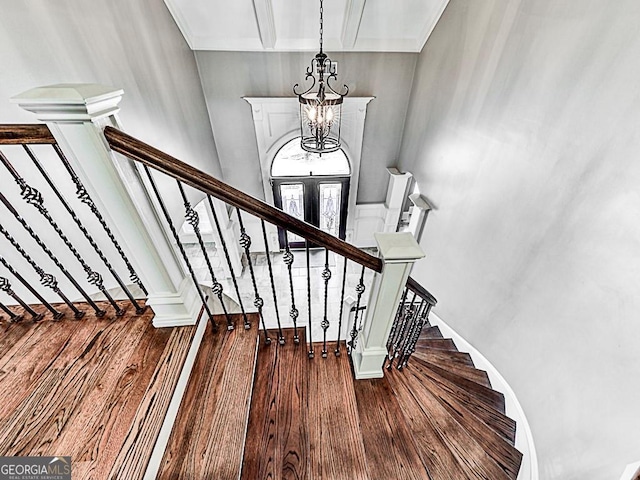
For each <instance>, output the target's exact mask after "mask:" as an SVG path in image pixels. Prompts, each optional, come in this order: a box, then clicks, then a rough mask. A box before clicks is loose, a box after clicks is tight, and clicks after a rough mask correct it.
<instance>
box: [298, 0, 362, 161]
mask: <svg viewBox="0 0 640 480" xmlns="http://www.w3.org/2000/svg"><path fill="white" fill-rule="evenodd" d="M322 12H323V8H322V0H320V51H319V52H318V53H317V54H316V56H315V57H314V58H313V59H312V60H311V65H310V66H309V67H308V68H307V74H306V76H305V81H309V80H311V86H310V87H309V88H308V89H306V90H304V91H302V92H300V91H298V84H297V83H296V84H295V85H294V87H293V93H295V94H296V95H297V96H298V101H299V103H300V146H301V147H302V149H303V150H305V151H307V152H313V153H320V154H322V153H329V152H335V151H336V150H338V149H339V148H340V133H341V124H342V103H343V101H344V97H345V96H346V95H347V94H348V93H349V88H348V87H347V86H346V85H343V86H342V91H340V92H338V91H336V90H335V89H334V88H333V87H332V86H331V84H330V83H329V82H330V81H331V80H337V78H338V74H337V72H336V64H335V62H332V61H331V59H330V58H329V57H327V55H326V54H325V53H324V52H323V51H322V32H323V13H322Z"/></svg>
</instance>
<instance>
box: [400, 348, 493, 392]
mask: <svg viewBox="0 0 640 480" xmlns="http://www.w3.org/2000/svg"><path fill="white" fill-rule="evenodd" d="M414 355H415V353H414V354H413V355H412V358H414V359H415V360H418V361H421V362H424V363H427V364H431V365H436V366H438V367H441V368H443V369H444V370H448V371H450V372H452V373H455V374H456V375H460V376H461V377H464V378H467V379H468V380H471V381H473V382H476V383H478V384H480V385H482V386H484V387H487V388H492V387H491V381H490V380H489V375H488V374H487V372H485V371H484V370H479V369H477V368H475V367H468V366H466V365H460V364H458V363H455V362H451V361H447V360H446V359H442V358H440V357H434V358H425V357H426V355H424V354H423V355H420V354H418V355H415V357H414ZM410 361H411V359H410V360H409V362H410Z"/></svg>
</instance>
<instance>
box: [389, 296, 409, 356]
mask: <svg viewBox="0 0 640 480" xmlns="http://www.w3.org/2000/svg"><path fill="white" fill-rule="evenodd" d="M408 291H409V289H408V288H406V287H405V289H404V291H403V292H402V298H401V299H400V303H399V304H398V310H397V311H396V316H395V317H394V319H393V325H391V332H389V339H388V340H387V352H389V353H391V352H390V349H391V347H392V345H393V343H394V341H395V338H396V335H397V333H398V324H399V323H400V321H401V320H400V319H401V316H402V311H403V309H404V303H405V301H406V299H407V292H408ZM387 357H389V355H387Z"/></svg>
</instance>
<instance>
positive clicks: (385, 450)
mask: <svg viewBox="0 0 640 480" xmlns="http://www.w3.org/2000/svg"><path fill="white" fill-rule="evenodd" d="M234 335H243V336H245V337H246V334H245V333H244V332H229V333H227V334H225V339H224V340H223V342H226V341H233V337H234ZM254 335H255V334H254ZM285 337H286V339H287V341H286V343H285V345H278V344H277V342H272V343H271V344H270V345H265V344H263V343H262V342H261V343H260V345H259V347H258V353H257V359H256V363H255V365H256V368H255V371H250V370H251V369H247V368H244V369H237V368H236V370H237V372H240V371H242V372H245V376H244V377H243V378H236V379H235V383H236V384H237V385H241V386H242V385H243V386H244V387H239V388H235V391H238V392H242V395H241V396H239V397H238V398H237V399H235V398H229V397H228V395H232V392H233V391H234V389H230V388H226V389H222V390H220V389H218V390H220V394H221V395H227V397H226V398H225V400H224V401H225V403H226V404H227V405H235V406H236V408H235V409H234V411H235V412H236V413H234V414H233V415H230V414H229V413H230V412H229V410H228V409H227V410H225V409H217V410H216V411H217V412H218V413H217V415H219V416H218V417H216V418H204V417H203V418H202V419H201V420H200V422H201V427H202V428H206V427H205V426H206V425H212V426H215V429H216V431H217V432H218V434H217V435H214V436H219V435H220V432H224V431H225V428H227V427H225V426H224V422H225V421H227V422H229V425H228V428H229V429H230V430H234V431H237V430H238V426H239V424H240V425H241V424H244V423H246V425H247V428H246V435H245V436H238V435H236V436H235V437H234V440H233V441H232V440H230V437H228V436H227V437H224V436H221V437H219V438H220V439H221V440H224V441H223V443H222V444H219V445H218V446H215V439H214V438H211V437H209V442H208V443H209V444H210V445H209V447H210V448H209V449H205V450H206V451H205V450H200V452H194V453H193V454H192V455H191V458H192V460H194V461H192V462H190V463H191V464H192V465H193V466H194V468H195V470H193V471H190V469H189V468H185V466H187V464H186V463H184V462H182V461H181V460H178V459H177V458H176V461H179V463H180V467H181V468H178V469H176V468H175V467H176V465H175V464H174V465H172V464H173V462H172V460H171V455H168V456H165V460H164V462H163V466H162V467H161V471H160V472H159V474H158V476H157V478H161V479H170V478H187V479H190V478H194V479H195V478H198V479H203V478H210V479H227V478H228V479H232V478H234V479H235V478H242V479H246V480H256V479H285V478H286V479H312V478H313V479H315V478H322V479H345V480H346V479H403V480H404V479H415V480H418V479H430V480H467V479H484V480H503V479H504V480H507V479H512V480H513V479H516V478H517V476H518V470H519V467H520V462H521V459H522V455H521V453H520V452H519V451H518V450H516V449H515V447H514V441H515V428H516V426H515V422H514V421H513V420H511V419H510V418H508V417H507V416H505V413H504V403H505V402H504V396H503V395H502V394H501V393H499V392H496V391H494V390H493V389H492V388H491V385H490V382H489V379H488V377H487V374H486V372H484V371H481V370H478V369H476V368H475V367H474V366H473V362H472V360H471V357H470V356H469V355H468V354H466V353H462V352H459V351H458V350H457V349H456V347H455V344H454V343H453V341H451V340H450V339H444V338H442V335H441V334H440V331H439V329H438V328H437V327H430V326H428V325H427V326H425V328H424V330H423V332H422V334H421V335H420V339H419V341H418V343H417V346H416V351H415V353H414V354H413V356H412V357H411V359H410V361H409V363H408V365H407V366H405V367H404V368H403V369H401V370H398V369H397V368H396V367H395V366H394V367H393V368H389V369H387V370H385V377H384V378H381V379H374V380H358V381H355V380H353V375H352V374H351V370H350V364H349V357H348V356H347V355H346V354H344V355H341V356H339V357H335V356H333V355H330V356H329V357H328V358H326V359H322V358H316V359H313V360H310V359H308V358H307V355H306V346H305V343H304V338H301V342H300V344H299V345H296V344H294V342H293V341H292V337H293V333H292V331H289V330H285ZM254 338H255V336H254ZM206 340H207V338H206V337H205V341H204V343H203V345H204V344H206V343H207V341H206ZM224 350H225V349H224V348H216V349H215V351H216V352H218V353H216V360H215V363H216V364H218V365H220V366H221V367H220V368H226V369H228V368H230V366H231V367H233V365H234V362H233V360H232V359H231V358H229V359H225V358H222V357H221V355H222V354H221V353H219V352H221V351H224ZM210 351H211V349H210V348H204V349H203V350H202V351H201V352H200V354H201V355H207V354H208V353H207V352H210ZM252 355H253V353H252V352H251V349H249V352H248V354H247V355H246V356H245V357H246V358H243V359H241V360H240V359H236V361H238V360H240V361H242V362H246V361H248V359H249V358H251V356H252ZM196 365H203V366H204V365H210V362H208V361H207V360H206V358H199V360H198V361H197V362H196ZM208 368H209V370H208V371H207V374H206V377H203V375H202V374H201V372H197V371H194V373H193V374H192V379H193V380H195V381H194V382H190V385H189V387H188V388H189V390H191V389H193V390H194V392H192V393H189V391H188V392H187V394H186V395H185V399H184V400H183V404H182V405H181V408H180V412H181V413H180V414H179V416H178V418H177V420H176V427H175V428H174V432H173V434H172V439H171V440H170V442H169V443H170V445H172V444H173V445H181V447H180V448H181V449H182V451H183V452H184V451H186V450H189V449H190V447H189V443H190V442H192V441H200V440H198V439H202V437H203V435H204V436H205V437H206V436H207V433H204V432H202V431H200V432H199V433H198V434H197V435H195V433H194V434H193V436H192V435H191V434H188V432H189V429H187V430H185V429H184V427H181V425H183V422H186V423H187V424H191V425H192V424H193V418H194V415H195V416H196V417H198V416H199V415H198V413H197V411H198V410H200V409H202V407H201V404H202V398H201V394H202V392H204V391H211V389H210V388H208V387H207V386H206V385H203V381H207V378H208V379H210V380H209V381H210V382H216V381H217V380H215V379H216V378H220V376H221V375H222V373H221V372H218V373H216V372H215V371H211V367H210V366H209V367H208ZM237 372H236V373H237ZM251 385H252V387H253V388H252V391H251V395H250V397H249V396H248V395H247V392H248V388H249V387H250V386H251ZM195 390H197V391H198V392H199V394H195ZM238 411H243V412H246V417H243V418H239V417H238V415H237V412H238ZM205 412H206V413H207V417H209V414H211V413H212V410H211V409H208V408H206V409H202V410H200V414H203V413H205ZM212 433H213V432H212ZM234 441H235V444H234V443H233V442H234ZM234 449H237V450H236V451H240V452H241V451H243V452H244V453H243V454H242V455H240V456H239V455H238V454H237V453H236V454H230V453H229V452H234ZM198 454H199V455H200V456H198ZM209 456H213V457H215V461H212V458H213V457H212V458H205V457H209ZM189 457H190V456H189V455H187V456H186V457H185V458H189ZM198 458H199V460H198ZM205 464H206V465H209V466H210V468H205V469H203V468H202V466H203V465H205ZM177 471H179V472H180V475H179V476H176V472H177Z"/></svg>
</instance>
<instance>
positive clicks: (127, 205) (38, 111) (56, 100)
mask: <svg viewBox="0 0 640 480" xmlns="http://www.w3.org/2000/svg"><path fill="white" fill-rule="evenodd" d="M123 94H124V92H123V90H121V89H117V88H113V87H107V86H104V85H97V84H60V85H51V86H46V87H39V88H34V89H32V90H28V91H26V92H24V93H21V94H20V95H17V96H15V97H13V98H12V99H11V100H12V101H13V102H14V103H17V104H18V105H20V107H22V108H24V109H25V110H28V111H30V112H33V113H34V114H35V115H36V117H37V118H38V120H40V121H43V122H46V124H47V125H48V126H49V129H50V130H51V133H53V136H54V137H55V139H56V141H57V143H58V145H59V146H60V148H61V149H62V151H63V152H64V154H65V156H66V157H67V159H68V160H69V162H70V163H71V165H72V166H73V168H74V170H75V171H76V173H77V175H78V176H79V177H80V179H81V180H82V182H83V183H84V185H85V187H86V189H87V191H88V192H89V194H90V195H91V197H92V198H93V200H94V202H95V203H96V205H97V207H98V209H99V210H100V212H101V214H102V215H103V217H104V218H105V220H106V222H107V223H108V224H109V226H110V227H111V229H112V231H113V234H114V236H115V237H116V239H117V240H118V242H119V243H120V245H121V246H122V249H123V250H124V252H125V254H126V255H127V257H128V258H129V260H130V261H131V263H132V264H133V266H134V269H135V270H136V272H137V273H138V275H139V276H140V278H141V280H142V282H143V283H144V285H145V287H146V288H147V290H148V291H149V294H148V297H147V305H149V306H151V308H153V311H154V312H155V317H154V320H153V324H154V325H155V326H156V327H161V326H177V325H193V324H195V323H196V319H197V315H198V312H199V309H200V306H201V305H200V304H199V298H198V294H197V290H196V288H195V285H194V284H193V281H192V280H191V279H190V278H187V276H186V275H185V274H184V272H183V269H182V267H181V265H180V264H179V262H178V261H177V259H176V257H175V253H174V250H173V247H172V245H171V243H170V242H169V241H168V240H167V237H166V235H165V232H164V229H163V227H162V226H161V224H160V223H159V221H158V217H157V216H156V213H155V209H154V206H153V204H152V202H151V200H150V198H149V196H148V193H147V191H146V189H145V187H144V184H143V183H142V181H141V178H140V176H139V174H138V171H137V169H136V168H135V166H134V165H133V162H131V161H130V160H128V159H126V158H124V157H122V156H120V155H117V154H114V152H112V151H111V150H110V149H109V148H108V145H107V143H106V141H105V139H104V136H103V134H102V130H103V128H104V127H105V126H107V125H110V126H113V127H116V128H120V123H119V121H118V117H117V113H118V111H119V107H118V104H119V103H120V100H121V98H122V95H123Z"/></svg>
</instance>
